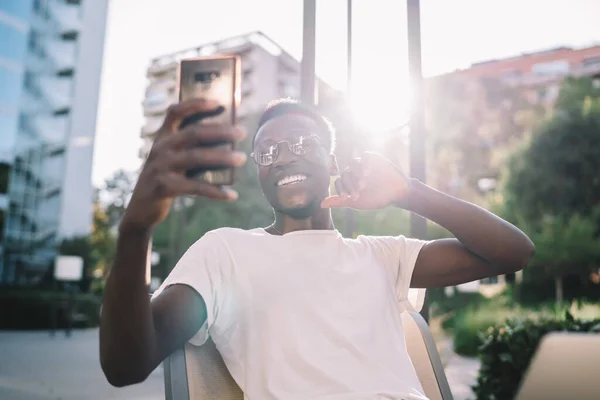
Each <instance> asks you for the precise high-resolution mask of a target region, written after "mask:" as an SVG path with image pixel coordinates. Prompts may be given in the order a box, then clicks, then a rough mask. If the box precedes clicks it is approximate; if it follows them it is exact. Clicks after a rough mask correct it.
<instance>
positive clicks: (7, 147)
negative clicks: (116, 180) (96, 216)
mask: <svg viewBox="0 0 600 400" xmlns="http://www.w3.org/2000/svg"><path fill="white" fill-rule="evenodd" d="M107 8H108V0H13V1H0V88H2V89H1V90H0V283H5V284H13V283H28V282H31V281H32V280H35V279H36V278H39V277H40V276H41V275H42V274H43V273H44V272H46V271H47V270H48V269H49V268H51V267H52V264H53V260H54V257H55V256H56V253H57V250H56V249H57V245H58V243H59V241H60V240H61V239H62V238H66V237H73V236H80V235H86V234H89V232H90V231H91V225H92V197H93V187H92V182H91V172H92V158H93V145H94V135H95V129H96V111H97V106H98V95H99V87H100V75H101V67H102V56H103V48H104V37H105V25H106V17H107Z"/></svg>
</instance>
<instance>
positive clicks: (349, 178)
mask: <svg viewBox="0 0 600 400" xmlns="http://www.w3.org/2000/svg"><path fill="white" fill-rule="evenodd" d="M340 179H341V181H342V184H343V187H344V189H345V190H346V191H347V192H348V194H349V195H350V197H352V198H353V199H354V200H357V199H358V196H359V192H360V188H359V179H358V178H357V177H356V174H355V173H354V171H353V170H352V169H350V168H348V169H346V170H345V171H344V172H342V176H341V178H340Z"/></svg>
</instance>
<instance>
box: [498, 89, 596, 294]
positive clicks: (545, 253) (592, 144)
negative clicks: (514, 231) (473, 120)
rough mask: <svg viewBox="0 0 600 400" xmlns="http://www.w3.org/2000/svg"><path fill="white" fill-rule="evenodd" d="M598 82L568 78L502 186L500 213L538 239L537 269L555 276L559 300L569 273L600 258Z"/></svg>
mask: <svg viewBox="0 0 600 400" xmlns="http://www.w3.org/2000/svg"><path fill="white" fill-rule="evenodd" d="M586 85H587V86H586ZM592 86H593V85H592V82H591V81H590V80H588V79H568V80H567V81H565V82H564V84H563V86H562V88H561V91H560V93H559V98H558V100H557V106H556V109H555V110H553V112H552V114H551V115H550V118H549V119H547V120H545V121H544V123H543V124H542V125H540V126H539V128H538V129H536V130H535V132H534V133H533V135H532V137H531V142H530V143H528V144H527V145H525V146H524V147H523V148H522V149H520V150H519V151H518V152H516V153H515V154H514V155H513V157H512V159H511V161H510V163H509V167H508V172H509V174H508V176H507V180H506V182H505V184H504V185H503V191H502V200H503V204H502V207H501V210H500V214H501V215H502V216H503V217H505V218H506V219H508V220H509V221H511V222H513V223H516V224H517V225H518V226H520V227H522V228H525V230H526V231H527V233H528V234H529V235H530V237H531V238H532V240H533V241H534V243H535V244H536V248H537V250H536V255H535V257H534V259H533V260H532V266H537V267H538V268H539V270H540V271H543V273H546V274H548V275H550V276H551V277H552V278H553V279H554V282H555V292H556V300H557V302H558V303H559V304H560V303H562V301H563V289H562V282H563V278H564V277H565V276H567V275H578V276H580V277H585V276H588V274H589V272H590V268H591V267H593V266H596V267H597V265H598V263H599V261H600V260H599V256H600V254H599V253H598V250H597V249H598V248H600V242H598V235H599V233H600V232H599V230H598V228H599V227H600V211H599V209H598V207H597V206H598V204H600V178H599V176H600V175H599V174H598V171H600V97H598V96H597V95H596V96H597V97H592V96H591V94H594V90H593V87H592ZM598 94H600V93H598ZM538 276H539V275H538Z"/></svg>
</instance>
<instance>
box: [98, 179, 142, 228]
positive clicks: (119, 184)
mask: <svg viewBox="0 0 600 400" xmlns="http://www.w3.org/2000/svg"><path fill="white" fill-rule="evenodd" d="M136 180H137V174H135V173H133V172H131V171H126V170H123V169H119V170H117V171H115V172H114V173H113V174H112V175H111V176H110V177H109V178H108V179H106V180H105V181H104V187H103V188H102V189H100V190H99V193H98V195H99V197H100V199H98V200H100V202H101V203H102V204H104V205H105V206H104V207H103V208H104V212H105V214H106V217H107V218H108V225H109V226H110V227H116V226H117V225H118V224H119V222H120V221H121V218H123V215H124V213H125V208H126V207H127V203H129V198H130V197H131V193H132V192H133V188H134V186H135V182H136Z"/></svg>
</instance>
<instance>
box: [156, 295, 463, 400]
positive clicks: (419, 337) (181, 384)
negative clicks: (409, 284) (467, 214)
mask: <svg viewBox="0 0 600 400" xmlns="http://www.w3.org/2000/svg"><path fill="white" fill-rule="evenodd" d="M424 298H425V290H421V289H419V290H416V289H411V291H410V293H409V300H410V302H411V304H412V305H413V308H414V310H407V311H405V312H403V313H402V323H403V325H404V332H405V335H406V346H407V349H408V353H409V356H410V358H411V360H412V363H413V365H414V368H415V370H416V372H417V375H418V376H419V380H420V381H421V385H422V386H423V389H424V390H425V395H426V396H427V397H429V399H430V400H452V392H451V391H450V386H449V385H448V380H447V379H446V374H445V373H444V367H443V366H442V362H441V360H440V355H439V353H438V351H437V348H436V345H435V342H434V340H433V336H432V335H431V332H430V331H429V327H428V326H427V323H426V322H425V320H424V319H423V317H422V316H421V314H419V312H418V311H420V310H421V308H422V307H423V300H424ZM163 365H164V376H165V398H166V400H243V398H244V396H243V394H242V390H241V389H240V388H239V386H238V385H237V384H236V383H235V381H234V380H233V378H232V377H231V375H230V374H229V371H228V370H227V367H226V366H225V363H224V362H223V359H222V358H221V356H220V354H219V352H218V351H217V348H216V347H215V344H214V343H213V342H212V340H210V339H209V340H208V341H207V342H206V343H205V344H204V345H202V346H193V345H191V344H189V343H188V344H186V345H185V346H184V347H183V348H181V349H179V350H177V351H176V352H174V353H173V354H172V355H171V356H169V357H168V358H167V359H166V360H165V361H164V363H163Z"/></svg>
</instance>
